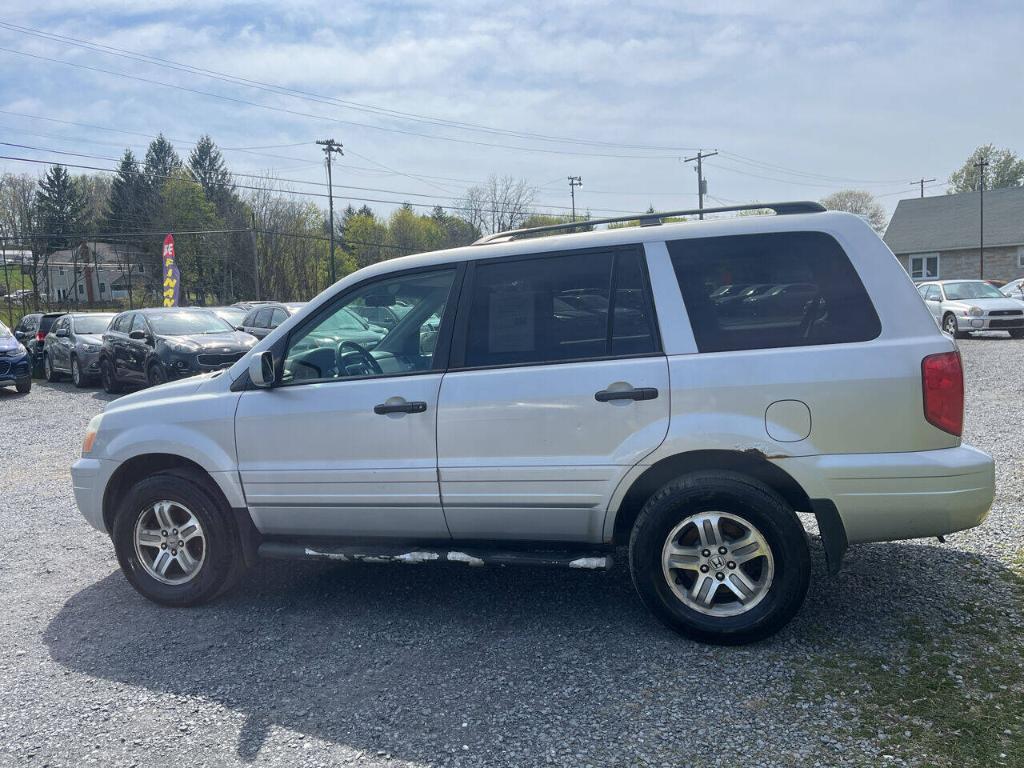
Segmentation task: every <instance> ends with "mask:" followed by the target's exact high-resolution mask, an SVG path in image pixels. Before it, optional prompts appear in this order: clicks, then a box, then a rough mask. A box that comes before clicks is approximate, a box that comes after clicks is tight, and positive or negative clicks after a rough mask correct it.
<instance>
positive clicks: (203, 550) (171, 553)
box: [112, 471, 243, 607]
mask: <svg viewBox="0 0 1024 768" xmlns="http://www.w3.org/2000/svg"><path fill="white" fill-rule="evenodd" d="M225 506H226V505H225V504H224V503H223V502H222V501H221V500H220V499H219V498H218V497H217V494H215V493H213V492H211V490H210V489H209V488H208V486H207V485H206V484H205V483H204V482H202V481H201V479H200V478H198V477H196V476H195V475H194V474H192V473H187V472H183V473H178V472H173V471H172V472H166V473H161V474H158V475H154V476H153V477H149V478H146V479H145V480H140V481H139V482H138V483H136V484H135V485H134V486H133V487H132V489H131V490H130V491H129V492H128V494H127V495H126V496H125V498H124V499H123V500H122V502H121V504H120V507H119V509H118V512H117V515H116V517H115V518H114V526H113V532H112V536H113V539H114V548H115V550H116V552H117V559H118V561H119V562H120V564H121V570H122V571H123V572H124V575H125V577H126V578H127V579H128V582H129V583H130V584H131V585H132V586H133V587H134V588H135V589H136V590H138V592H139V593H140V594H142V595H143V596H144V597H146V598H148V599H150V600H152V601H154V602H156V603H160V604H162V605H170V606H176V607H186V606H191V605H198V604H200V603H204V602H207V601H208V600H212V599H213V598H214V597H216V596H217V595H218V594H220V593H221V592H222V591H225V590H226V589H228V588H229V587H230V586H232V585H233V584H234V583H235V581H236V580H237V578H238V576H240V575H241V572H242V568H243V561H242V552H241V547H240V546H239V543H238V535H237V533H236V532H235V529H234V526H233V525H232V524H231V522H230V513H231V510H230V509H227V508H225Z"/></svg>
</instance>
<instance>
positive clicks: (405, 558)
mask: <svg viewBox="0 0 1024 768" xmlns="http://www.w3.org/2000/svg"><path fill="white" fill-rule="evenodd" d="M258 551H259V555H260V557H267V558H273V559H277V560H333V561H335V562H341V563H409V564H417V563H430V562H438V563H465V564H466V565H534V566H538V565H543V566H554V567H558V568H587V569H592V570H610V569H611V567H612V557H611V555H609V554H607V553H605V552H562V551H556V550H553V551H547V550H532V551H531V550H522V551H517V550H481V549H457V550H456V549H437V548H435V547H425V548H416V547H385V546H377V547H371V546H337V545H327V544H324V545H319V544H315V543H313V544H304V543H301V542H280V541H265V542H263V543H262V544H260V545H259V550H258Z"/></svg>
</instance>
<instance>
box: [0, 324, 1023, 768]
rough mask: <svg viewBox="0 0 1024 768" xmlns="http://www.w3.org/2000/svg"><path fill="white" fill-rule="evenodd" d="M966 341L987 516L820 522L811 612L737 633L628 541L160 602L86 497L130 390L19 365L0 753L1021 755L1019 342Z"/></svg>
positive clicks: (766, 761)
mask: <svg viewBox="0 0 1024 768" xmlns="http://www.w3.org/2000/svg"><path fill="white" fill-rule="evenodd" d="M961 349H962V351H963V354H964V360H965V365H966V371H967V383H968V414H967V427H966V439H967V440H968V441H969V442H971V443H973V444H974V445H977V446H979V447H981V448H983V449H984V450H986V451H989V452H991V453H992V454H994V455H995V457H996V460H997V483H998V488H997V497H996V504H995V508H994V509H993V512H992V515H991V516H990V517H989V519H988V521H987V522H986V523H985V524H984V525H983V526H982V527H981V528H979V529H976V530H973V531H968V532H965V533H961V534H956V535H953V536H950V537H949V538H948V543H947V544H946V545H939V544H938V543H937V542H935V541H934V540H931V541H924V540H922V541H914V542H906V543H900V544H879V545H868V546H860V547H856V548H853V549H852V550H851V551H850V552H849V554H848V557H847V560H846V565H845V568H844V570H843V572H842V573H841V574H840V575H839V576H838V578H836V579H829V578H828V577H827V576H826V574H825V572H824V563H823V559H822V556H821V551H820V542H819V541H818V540H817V539H816V538H815V539H813V540H812V551H813V553H814V557H815V572H814V574H813V577H812V587H811V591H810V594H809V595H808V599H807V603H806V605H805V606H804V609H803V610H802V612H801V613H800V614H799V616H798V617H797V618H796V620H795V621H793V623H792V624H791V625H790V626H789V627H787V628H786V629H785V630H784V631H783V632H782V633H781V634H779V635H778V636H776V637H775V638H773V639H771V640H770V641H768V642H765V643H762V644H760V645H755V646H748V647H744V648H738V649H728V648H713V647H706V646H701V645H697V644H694V643H691V642H688V641H686V640H684V639H682V638H680V637H677V636H676V635H674V634H672V633H671V632H669V631H667V630H665V629H663V628H662V627H661V626H660V625H659V624H658V623H657V622H656V621H655V620H654V619H653V618H652V617H651V616H650V615H648V614H647V613H646V612H645V611H644V610H643V609H642V607H641V606H640V604H639V602H638V600H637V599H636V597H635V595H634V593H633V589H632V586H631V584H630V581H629V576H628V573H627V571H626V569H625V568H624V567H622V565H619V566H617V567H616V568H615V569H614V570H613V571H611V572H609V573H593V572H582V571H570V570H540V569H538V570H531V569H527V568H515V569H513V568H509V569H486V568H485V569H470V568H466V567H462V566H456V565H420V566H395V565H358V566H351V565H348V566H346V565H325V564H307V563H286V562H284V563H283V562H274V561H268V562H266V563H264V564H262V565H261V567H259V568H258V569H255V570H254V571H252V572H251V573H250V574H249V575H248V577H247V578H246V580H245V581H244V582H243V584H242V586H241V588H239V589H238V590H236V591H235V592H233V593H231V594H230V595H228V596H226V597H225V598H223V599H221V600H220V601H218V602H216V603H214V604H212V605H209V606H206V607H203V608H200V609H193V610H173V609H165V608H160V607H157V606H155V605H153V604H150V603H148V602H146V601H145V600H143V599H142V598H141V597H139V596H138V595H137V594H136V593H135V592H134V591H133V590H132V589H131V588H130V587H129V586H128V584H127V583H126V582H125V580H124V579H123V578H122V576H121V575H120V572H119V571H118V570H117V564H116V561H115V559H114V555H113V552H112V548H111V544H110V542H109V540H107V539H106V538H105V537H104V536H102V535H100V534H99V533H97V532H95V531H94V530H92V529H91V528H89V527H88V526H87V524H86V523H85V521H84V520H83V519H82V518H81V516H80V515H79V513H78V512H77V510H76V508H75V505H74V500H73V498H72V493H71V480H70V475H69V471H68V468H69V466H70V464H71V462H72V461H73V460H74V459H75V457H76V456H77V454H78V451H79V445H80V440H81V436H82V434H83V430H84V428H85V425H86V422H87V421H88V419H89V418H90V417H91V416H92V415H93V414H95V413H97V412H99V411H100V410H102V408H103V406H104V403H105V402H107V401H108V400H109V399H110V398H109V397H108V396H106V395H104V394H103V393H102V392H97V391H95V390H85V391H80V390H75V389H74V388H73V387H72V386H71V385H70V384H55V385H51V384H46V383H45V382H38V381H37V382H36V384H35V386H34V387H33V390H32V393H31V394H30V395H28V396H27V397H20V396H17V395H15V394H13V391H8V390H3V391H0V423H2V425H3V431H2V434H3V436H4V442H3V464H2V467H3V468H2V470H0V472H2V474H0V522H2V525H3V528H2V529H3V531H5V532H6V533H5V535H4V537H3V541H2V543H0V595H3V596H4V602H5V607H6V611H5V614H6V615H5V618H4V620H3V621H2V622H0V649H3V650H2V652H0V765H3V766H19V765H38V766H43V765H49V766H80V765H103V766H130V765H147V766H163V765H168V766H170V765H175V766H182V765H204V766H207V765H208V766H234V765H250V764H251V765H256V766H262V765H282V766H283V765H287V766H299V765H311V766H314V765H315V766H327V765H345V764H357V765H416V766H421V765H452V766H477V765H489V766H490V765H515V766H537V765H545V764H555V765H571V766H585V765H595V766H596V765H602V766H604V765H617V766H621V765H655V766H690V765H693V766H723V767H724V766H738V765H743V766H762V765H763V766H777V765H793V766H797V765H799V766H804V765H822V766H832V765H842V766H846V765H858V766H869V765H870V766H875V765H879V764H884V765H904V764H909V765H939V766H945V765H950V766H952V765H958V766H959V765H998V764H1004V765H1022V764H1024V731H1022V729H1024V722H1022V716H1024V715H1022V710H1024V682H1022V681H1024V672H1022V665H1024V661H1022V657H1024V651H1022V648H1024V637H1022V635H1021V627H1022V626H1024V621H1022V619H1024V607H1022V606H1024V598H1022V595H1024V587H1022V585H1021V580H1020V578H1019V576H1018V575H1016V573H1015V571H1014V568H1015V567H1016V566H1019V562H1018V561H1017V560H1016V559H1015V558H1018V557H1019V550H1020V549H1021V547H1022V546H1024V520H1022V516H1021V513H1022V508H1024V479H1022V467H1024V462H1022V451H1021V447H1022V445H1024V366H1022V364H1021V358H1022V355H1024V342H1020V341H1010V340H1007V339H997V338H979V339H971V340H967V341H963V342H961ZM618 561H619V563H620V564H621V563H623V562H624V561H625V559H624V557H622V556H620V557H619V558H618ZM1015 564H1016V565H1015ZM974 703H978V705H979V706H974Z"/></svg>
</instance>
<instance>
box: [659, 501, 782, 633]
mask: <svg viewBox="0 0 1024 768" xmlns="http://www.w3.org/2000/svg"><path fill="white" fill-rule="evenodd" d="M661 560H662V573H663V575H664V577H665V580H666V581H667V582H668V585H669V587H670V588H671V589H672V592H673V593H674V594H675V596H676V597H677V598H678V599H679V600H680V601H681V602H682V603H683V604H684V605H686V606H687V607H688V608H692V609H693V610H695V611H697V612H699V613H703V614H706V615H709V616H716V617H719V616H738V615H739V614H741V613H746V612H747V611H749V610H751V609H752V608H753V607H754V606H756V605H757V604H758V603H760V602H761V601H762V600H763V599H764V597H765V595H767V594H768V590H769V589H770V588H771V585H772V581H773V579H774V577H775V559H774V557H773V555H772V550H771V547H770V546H769V545H768V542H767V541H766V539H765V537H764V535H763V534H762V533H761V532H760V531H759V530H758V529H757V527H756V526H754V524H753V523H751V522H750V521H749V520H745V519H743V518H742V517H740V516H739V515H735V514H732V513H730V512H698V513H695V514H693V515H690V516H689V517H687V518H686V519H684V520H683V521H682V522H680V523H679V524H678V525H676V526H675V527H674V528H673V529H672V531H671V532H670V533H669V535H668V536H667V537H666V539H665V544H664V546H663V548H662V556H661Z"/></svg>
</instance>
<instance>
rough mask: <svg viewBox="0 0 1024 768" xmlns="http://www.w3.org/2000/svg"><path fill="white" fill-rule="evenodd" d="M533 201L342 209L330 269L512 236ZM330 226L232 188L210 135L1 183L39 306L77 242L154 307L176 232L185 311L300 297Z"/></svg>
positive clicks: (7, 238) (273, 189)
mask: <svg viewBox="0 0 1024 768" xmlns="http://www.w3.org/2000/svg"><path fill="white" fill-rule="evenodd" d="M533 195H534V191H533V189H532V188H530V187H529V186H528V185H527V184H526V183H525V182H523V181H520V180H515V179H512V178H511V177H496V176H495V177H491V179H489V180H488V182H487V183H486V184H484V185H480V186H477V187H472V188H470V189H469V190H467V191H466V193H465V195H464V196H463V197H462V198H460V199H459V200H458V201H457V202H456V203H455V205H454V206H452V207H453V208H454V209H455V210H454V212H453V211H449V210H446V209H445V208H444V207H442V206H437V207H435V208H433V210H431V211H429V212H428V213H418V212H417V211H415V210H414V209H413V207H412V205H410V204H408V203H406V204H404V205H402V206H401V207H399V208H398V209H396V210H395V211H393V212H392V213H391V214H390V215H388V216H379V215H378V214H377V213H375V212H374V211H373V210H372V209H371V208H369V207H368V206H366V205H363V206H362V207H360V208H358V209H357V208H355V207H353V206H351V205H349V206H347V207H345V208H343V209H342V210H341V211H339V212H338V213H339V215H337V216H336V217H335V230H336V231H335V241H336V247H335V272H336V274H337V276H339V277H341V276H344V275H346V274H348V273H349V272H352V271H354V270H356V269H359V268H361V267H364V266H367V265H369V264H373V263H375V262H378V261H383V260H385V259H389V258H393V257H395V256H402V255H406V254H410V253H416V252H420V251H429V250H436V249H441V248H451V247H456V246H461V245H468V244H469V243H472V242H473V241H474V240H476V239H477V238H478V237H480V236H481V234H483V233H484V232H490V231H495V230H496V229H510V228H515V227H517V226H520V225H522V223H523V222H524V221H525V220H527V218H528V217H529V216H530V215H531V209H532V206H533ZM328 220H329V217H328V216H327V212H326V211H325V210H324V209H323V208H321V206H320V205H318V204H317V203H316V202H312V201H310V200H308V199H307V200H304V199H302V197H301V196H297V195H296V194H295V193H294V190H292V189H291V188H290V187H289V185H288V184H287V183H286V182H282V181H280V180H278V179H277V178H275V177H274V176H273V175H270V174H266V175H246V178H245V183H244V184H241V183H238V182H236V179H235V176H234V175H233V174H232V173H231V171H230V169H229V168H228V165H227V163H226V161H225V160H224V157H223V154H222V153H221V151H220V149H219V148H218V147H217V145H216V144H215V143H214V141H213V140H212V139H211V138H210V137H209V136H202V137H201V138H200V139H199V141H198V142H197V143H196V144H195V146H194V147H193V148H192V150H191V152H190V153H189V154H188V156H187V157H185V158H182V157H181V156H179V154H178V153H177V151H176V150H175V148H174V146H173V145H172V144H171V142H169V141H168V140H167V139H166V138H164V137H163V136H162V135H161V136H158V137H157V138H156V139H154V140H153V141H152V142H151V143H150V144H149V146H148V148H147V150H146V154H145V157H144V158H142V159H141V160H139V159H137V158H136V156H135V155H134V153H133V152H132V151H131V150H130V149H126V150H125V151H124V154H123V156H122V157H121V160H120V162H119V164H118V167H117V170H116V172H115V173H114V174H113V175H112V176H109V175H103V174H99V173H87V174H77V175H74V174H72V173H71V172H70V171H69V170H68V169H67V168H65V167H64V166H62V165H54V166H51V167H49V168H48V169H47V170H46V172H45V173H44V174H43V175H42V177H41V178H39V179H36V178H33V177H32V176H30V175H27V174H10V173H6V174H3V175H2V176H0V238H2V239H0V244H2V245H3V247H4V249H5V251H7V252H14V251H22V252H28V253H29V254H30V256H29V257H28V259H27V260H28V261H29V262H30V264H29V265H27V266H26V269H25V272H27V273H28V279H29V282H30V283H31V290H32V294H33V297H34V299H35V303H36V304H37V305H38V301H39V299H40V297H41V296H42V297H44V298H45V295H46V293H47V287H48V286H46V285H45V282H46V281H47V279H48V277H47V275H48V274H49V269H48V267H49V262H50V260H51V257H53V255H54V254H55V253H57V252H58V251H67V250H68V249H72V251H73V252H74V250H73V249H76V248H79V247H80V246H81V245H82V244H83V243H84V244H86V245H91V244H93V243H104V244H106V245H108V246H111V247H112V250H113V253H114V254H115V257H116V261H117V265H116V266H117V268H119V269H120V271H121V273H122V274H124V275H125V276H126V278H127V282H128V283H129V284H132V285H133V286H135V289H136V290H137V291H140V293H141V295H138V296H136V303H138V304H144V303H147V302H148V303H150V304H152V303H156V302H157V298H158V296H159V295H160V292H161V290H160V288H161V286H160V283H161V270H160V267H161V260H160V257H161V247H162V243H163V237H164V234H166V233H172V234H174V236H175V252H176V257H177V261H178V265H179V268H180V271H181V279H182V296H183V303H189V304H205V305H214V304H227V303H231V302H233V301H237V300H242V299H253V298H274V299H278V300H282V301H286V300H306V299H309V298H312V297H313V296H314V295H316V294H317V293H318V292H319V291H321V290H323V289H324V288H325V287H326V285H327V281H328V275H329V274H330V265H329V258H330V245H329V242H330V237H329V235H330V231H329V224H328ZM83 266H84V265H83ZM140 267H141V269H140Z"/></svg>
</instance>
